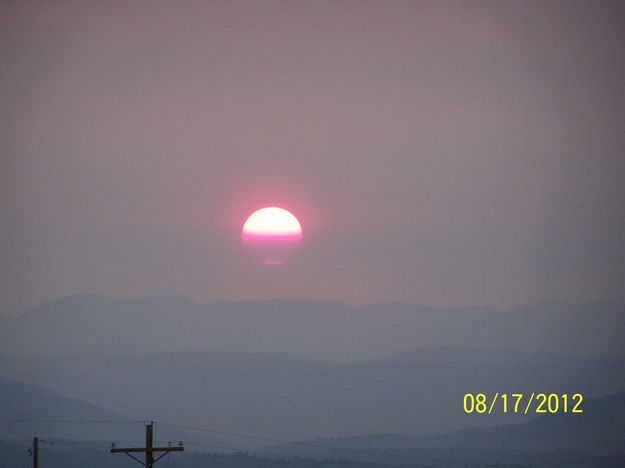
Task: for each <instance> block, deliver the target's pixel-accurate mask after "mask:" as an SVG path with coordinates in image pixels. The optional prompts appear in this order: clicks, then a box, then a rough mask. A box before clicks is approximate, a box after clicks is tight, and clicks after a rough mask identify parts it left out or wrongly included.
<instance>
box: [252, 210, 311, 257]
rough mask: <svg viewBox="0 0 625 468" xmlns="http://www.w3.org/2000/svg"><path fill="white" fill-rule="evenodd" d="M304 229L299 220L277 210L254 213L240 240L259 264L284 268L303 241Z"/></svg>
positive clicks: (283, 211) (287, 212) (284, 211)
mask: <svg viewBox="0 0 625 468" xmlns="http://www.w3.org/2000/svg"><path fill="white" fill-rule="evenodd" d="M302 237H303V235H302V226H301V224H300V223H299V221H298V220H297V218H296V217H295V216H294V215H293V214H292V213H290V212H289V211H287V210H285V209H284V208H278V207H277V206H268V207H265V208H261V209H260V210H257V211H255V212H254V213H252V214H251V215H250V216H249V217H248V218H247V220H246V221H245V224H243V229H242V230H241V240H242V241H243V243H245V244H246V245H247V246H248V247H249V248H250V250H251V251H252V252H253V254H254V256H255V257H256V258H257V260H258V261H259V262H260V263H263V264H265V265H281V264H282V263H284V262H285V261H286V259H287V257H288V256H289V255H290V253H291V252H292V250H293V249H294V247H295V246H297V245H298V244H299V243H300V241H301V240H302Z"/></svg>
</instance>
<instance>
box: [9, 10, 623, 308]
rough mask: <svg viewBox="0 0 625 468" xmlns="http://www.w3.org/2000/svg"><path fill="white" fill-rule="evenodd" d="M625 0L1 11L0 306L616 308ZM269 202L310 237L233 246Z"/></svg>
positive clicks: (620, 233)
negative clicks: (307, 301) (602, 304)
mask: <svg viewBox="0 0 625 468" xmlns="http://www.w3.org/2000/svg"><path fill="white" fill-rule="evenodd" d="M624 32H625V3H623V2H622V1H621V2H619V1H617V2H595V1H588V2H556V1H550V2H543V1H538V2H531V1H524V2H512V1H509V2H502V1H493V2H469V1H463V2H442V1H434V2H416V1H415V2H399V1H384V2H383V1H376V2H372V1H327V2H322V1H308V2H303V1H286V2H262V1H250V2H233V1H230V0H228V1H223V2H216V1H215V2H208V1H204V2H199V1H198V2H157V1H145V2H141V1H133V2H126V1H119V2H113V1H107V2H86V1H76V2H59V1H40V2H25V1H3V2H2V4H1V6H0V54H1V60H0V99H1V100H0V102H1V107H2V112H1V114H0V119H1V120H0V145H1V146H0V148H1V150H2V153H1V162H0V174H1V176H0V177H1V181H0V182H1V183H0V210H1V211H0V214H1V220H2V221H1V228H0V229H1V231H0V236H1V237H0V311H2V312H4V313H17V312H19V311H22V310H25V309H28V308H30V307H32V306H34V305H36V304H38V303H39V302H41V301H43V300H46V299H50V298H54V297H58V296H62V295H66V294H75V293H87V292H102V293H106V294H110V295H114V296H118V297H131V296H132V297H134V296H149V295H169V294H184V295H188V296H190V297H191V298H193V299H195V300H198V301H202V302H205V301H211V300H216V299H262V298H269V297H299V298H313V299H341V300H345V301H347V302H350V303H355V304H359V303H365V302H387V301H409V302H418V303H424V304H431V305H443V306H448V305H460V304H495V305H499V306H509V305H516V304H526V303H532V302H536V301H541V300H545V299H562V300H571V301H585V300H591V299H598V298H606V299H612V300H617V301H625V288H623V284H624V283H625V209H624V207H623V205H624V202H625V177H624V176H625V80H624V76H625V59H624V57H625V40H623V38H624ZM266 205H278V206H282V207H284V208H287V209H289V210H291V211H292V212H293V213H294V214H295V215H296V216H298V218H299V219H300V221H301V223H302V226H303V229H304V242H303V243H302V245H301V248H300V249H299V251H298V252H297V254H296V255H295V256H294V257H293V258H291V260H290V261H289V262H288V263H287V264H285V265H282V266H280V267H273V268H272V267H267V266H264V265H260V264H257V263H255V262H254V261H253V259H251V258H250V257H249V255H248V253H247V252H246V251H245V250H244V249H242V247H241V244H240V239H239V233H240V229H241V226H242V224H243V222H244V220H245V217H246V216H247V215H248V214H250V213H251V212H252V211H253V210H255V209H257V208H260V207H262V206H266Z"/></svg>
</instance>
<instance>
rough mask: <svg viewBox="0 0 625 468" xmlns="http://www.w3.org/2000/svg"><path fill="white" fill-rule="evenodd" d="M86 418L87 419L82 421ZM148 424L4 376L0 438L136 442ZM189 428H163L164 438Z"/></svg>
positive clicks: (0, 394) (176, 437)
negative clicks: (35, 437)
mask: <svg viewBox="0 0 625 468" xmlns="http://www.w3.org/2000/svg"><path fill="white" fill-rule="evenodd" d="M81 421H84V422H81ZM144 427H145V424H144V422H143V421H141V420H136V421H131V420H128V419H127V418H126V419H125V418H123V417H121V416H119V415H117V414H115V413H113V412H111V411H107V410H105V409H102V408H99V407H98V406H96V405H93V404H91V403H88V402H86V401H83V400H79V399H76V398H68V397H66V396H64V395H61V394H59V393H58V392H55V391H53V390H50V389H47V388H44V387H41V386H38V385H31V384H25V383H19V382H13V381H9V380H6V379H2V378H0V439H5V440H20V441H23V440H32V438H33V437H34V436H38V437H40V438H41V439H44V440H45V439H52V440H57V442H58V441H60V440H68V439H69V440H72V441H89V442H93V441H99V442H105V443H107V444H110V443H112V442H115V441H120V442H121V441H124V440H125V441H136V442H137V443H139V444H141V443H142V439H144V437H145V435H144V434H145V432H144V431H145V429H144ZM185 435H187V433H186V432H185V431H181V430H177V429H176V430H173V429H171V428H167V427H159V431H158V433H157V436H158V438H159V440H161V441H167V440H176V441H177V440H179V438H180V437H182V436H185Z"/></svg>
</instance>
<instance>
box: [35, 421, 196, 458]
mask: <svg viewBox="0 0 625 468" xmlns="http://www.w3.org/2000/svg"><path fill="white" fill-rule="evenodd" d="M183 451H184V447H183V446H182V442H178V446H177V447H172V446H171V445H170V446H169V447H154V421H150V422H149V423H148V424H146V425H145V447H138V448H116V447H115V444H112V445H111V453H125V454H126V455H128V456H129V457H130V458H132V459H133V460H135V461H138V462H139V463H141V464H142V465H143V466H145V467H146V468H152V467H153V466H154V463H156V462H157V461H159V460H160V459H161V458H163V457H164V456H165V455H167V454H168V453H170V452H183ZM154 452H163V453H162V454H161V455H159V456H158V457H157V458H156V459H154ZM133 453H145V463H144V462H142V461H141V460H139V459H138V458H137V457H135V456H134V455H132V454H133ZM35 468H37V467H35Z"/></svg>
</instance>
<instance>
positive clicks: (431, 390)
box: [0, 348, 625, 448]
mask: <svg viewBox="0 0 625 468" xmlns="http://www.w3.org/2000/svg"><path fill="white" fill-rule="evenodd" d="M0 376H4V377H5V378H9V379H12V380H18V381H22V382H30V383H35V384H39V385H43V386H45V387H48V388H52V389H54V390H56V391H58V392H61V393H62V394H64V395H68V396H71V397H73V398H79V399H82V400H85V401H89V402H91V403H93V404H96V405H97V406H99V407H102V408H106V409H107V410H109V411H112V412H114V413H117V414H122V415H127V416H129V417H131V418H138V419H141V420H157V421H172V422H181V423H185V424H190V425H195V426H199V427H208V428H211V429H215V430H219V431H229V432H245V433H251V434H261V435H264V436H268V437H275V438H278V439H287V440H293V439H301V438H311V437H319V436H332V437H338V436H345V435H365V434H371V433H379V432H399V433H405V434H412V435H425V434H432V433H435V432H446V431H452V430H458V429H463V428H467V427H471V426H485V425H494V424H503V423H507V422H515V423H518V422H522V421H524V420H527V419H528V418H529V416H522V415H502V414H499V413H498V414H493V415H490V416H487V417H485V416H483V415H481V416H480V415H467V414H465V413H464V411H463V409H462V400H463V396H464V394H465V393H467V392H473V393H478V392H486V393H494V392H496V391H497V392H508V393H514V392H526V393H527V392H533V391H538V392H540V391H544V392H558V393H564V392H567V393H570V392H581V393H583V394H584V395H586V397H587V398H591V397H597V396H603V395H607V394H610V393H614V392H617V391H620V390H625V360H624V359H616V358H612V359H607V358H604V359H598V358H597V359H584V358H576V357H567V356H559V355H554V354H546V353H523V352H516V351H484V350H472V349H455V348H437V349H419V350H412V351H409V352H404V353H400V354H397V355H393V356H388V357H385V358H381V359H374V360H370V361H362V362H355V363H343V364H332V363H324V362H319V361H314V360H310V359H304V358H300V357H294V356H286V355H260V354H243V353H216V352H211V351H200V350H190V351H179V352H170V353H162V354H154V355H152V356H146V357H144V356H120V357H110V356H107V357H101V356H100V357H98V356H90V355H88V354H87V353H85V355H82V356H74V357H66V358H56V359H46V358H8V357H3V358H0ZM239 442H243V443H245V447H249V446H250V445H248V444H250V443H251V442H254V441H253V440H247V439H245V440H242V441H237V444H238V443H239ZM257 446H258V445H252V446H251V447H252V448H255V447H257Z"/></svg>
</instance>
